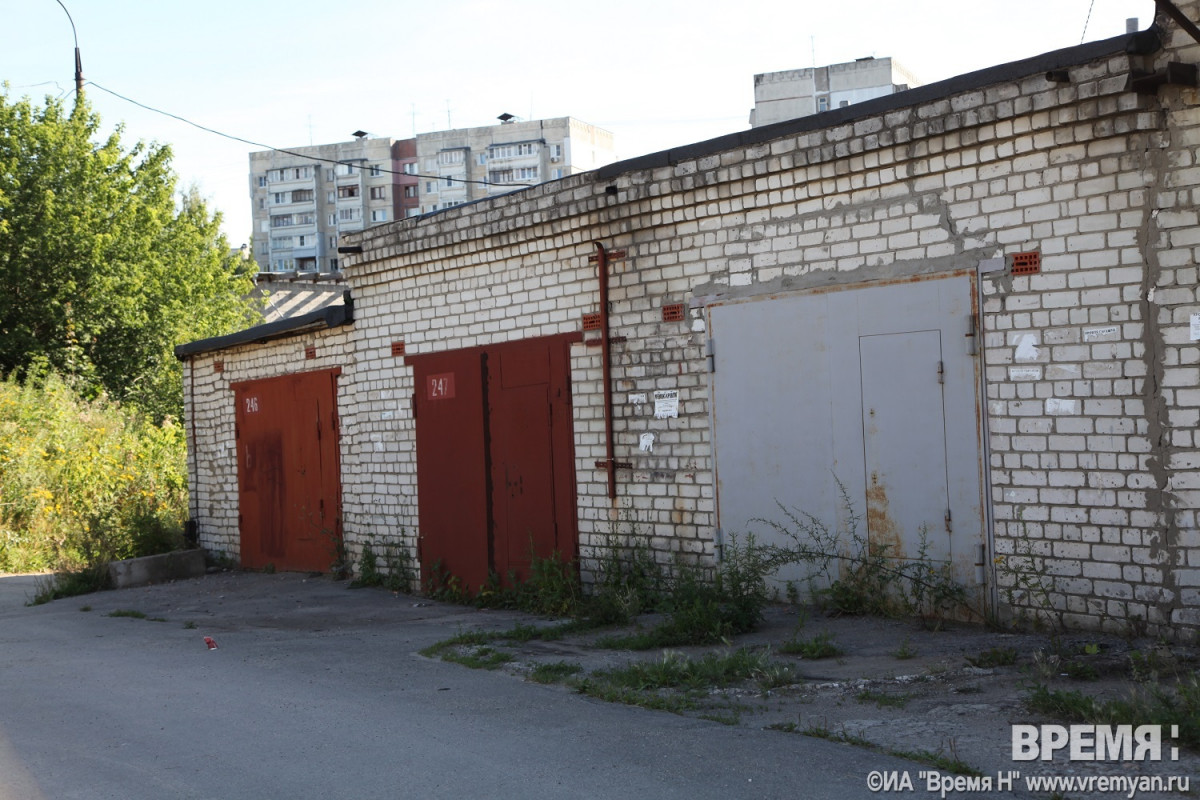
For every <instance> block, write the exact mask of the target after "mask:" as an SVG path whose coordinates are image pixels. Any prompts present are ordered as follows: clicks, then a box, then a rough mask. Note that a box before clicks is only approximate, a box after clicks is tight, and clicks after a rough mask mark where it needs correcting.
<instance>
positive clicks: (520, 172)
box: [513, 167, 538, 181]
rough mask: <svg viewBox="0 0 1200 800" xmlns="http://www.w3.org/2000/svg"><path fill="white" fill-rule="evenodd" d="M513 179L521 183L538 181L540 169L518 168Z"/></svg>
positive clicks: (514, 171)
mask: <svg viewBox="0 0 1200 800" xmlns="http://www.w3.org/2000/svg"><path fill="white" fill-rule="evenodd" d="M513 177H515V178H516V179H517V180H519V181H536V180H537V179H538V168H537V167H517V168H516V169H514V170H513Z"/></svg>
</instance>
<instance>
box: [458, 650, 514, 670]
mask: <svg viewBox="0 0 1200 800" xmlns="http://www.w3.org/2000/svg"><path fill="white" fill-rule="evenodd" d="M441 658H442V660H443V661H451V662H453V663H455V664H462V665H463V666H464V667H470V668H471V669H499V668H500V667H502V666H504V665H505V664H507V663H508V662H510V661H512V660H513V657H512V654H511V653H506V652H504V651H503V650H497V649H495V648H494V647H488V646H487V645H484V646H482V647H473V648H464V649H456V650H444V651H443V652H442V655H441Z"/></svg>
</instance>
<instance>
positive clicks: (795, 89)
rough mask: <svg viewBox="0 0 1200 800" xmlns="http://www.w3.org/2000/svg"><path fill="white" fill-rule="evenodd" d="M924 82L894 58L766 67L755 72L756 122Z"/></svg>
mask: <svg viewBox="0 0 1200 800" xmlns="http://www.w3.org/2000/svg"><path fill="white" fill-rule="evenodd" d="M920 85H921V82H920V81H918V80H917V79H916V78H915V77H914V76H913V74H912V73H911V72H909V71H908V70H906V69H905V68H904V67H902V66H900V65H899V64H898V63H896V62H895V61H893V60H892V59H890V58H860V59H858V60H856V61H849V62H846V63H844V64H830V65H829V66H826V67H815V68H812V69H792V70H785V71H783V72H764V73H762V74H759V75H755V76H754V108H753V109H752V110H751V111H750V126H751V127H752V128H759V127H762V126H763V125H770V124H772V123H774V122H783V121H784V120H788V119H797V118H798V117H807V116H808V115H810V114H820V113H821V112H822V111H829V110H830V109H834V108H844V107H846V106H848V105H852V104H854V103H861V102H862V101H864V100H871V99H873V98H876V97H883V96H884V95H889V94H895V93H896V92H902V91H904V90H905V89H912V88H914V87H917V86H920Z"/></svg>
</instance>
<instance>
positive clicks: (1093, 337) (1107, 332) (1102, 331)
mask: <svg viewBox="0 0 1200 800" xmlns="http://www.w3.org/2000/svg"><path fill="white" fill-rule="evenodd" d="M1120 337H1121V329H1120V328H1118V327H1117V326H1116V325H1106V326H1105V327H1103V328H1086V329H1084V331H1083V340H1084V341H1085V342H1099V341H1108V340H1111V339H1119V338H1120Z"/></svg>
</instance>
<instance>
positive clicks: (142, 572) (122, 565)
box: [108, 550, 204, 589]
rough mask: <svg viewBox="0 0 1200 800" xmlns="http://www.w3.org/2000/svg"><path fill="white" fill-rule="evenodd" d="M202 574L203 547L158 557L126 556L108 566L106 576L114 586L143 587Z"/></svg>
mask: <svg viewBox="0 0 1200 800" xmlns="http://www.w3.org/2000/svg"><path fill="white" fill-rule="evenodd" d="M202 575H204V551H203V550H176V551H174V552H172V553H163V554H162V555H157V556H143V557H142V558H129V559H126V560H124V561H114V562H112V563H111V564H109V565H108V577H109V578H110V579H111V580H112V585H113V588H114V589H128V588H129V587H131V586H145V585H146V584H148V583H161V582H163V581H170V580H176V579H179V578H199V577H201V576H202Z"/></svg>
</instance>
